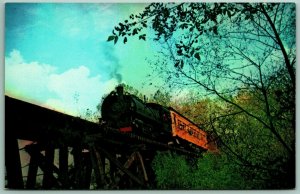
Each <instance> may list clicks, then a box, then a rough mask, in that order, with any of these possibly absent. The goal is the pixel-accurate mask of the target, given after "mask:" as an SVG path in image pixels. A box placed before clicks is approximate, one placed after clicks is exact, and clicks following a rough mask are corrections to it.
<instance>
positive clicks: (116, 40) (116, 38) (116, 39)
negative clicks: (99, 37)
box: [114, 36, 118, 44]
mask: <svg viewBox="0 0 300 194" xmlns="http://www.w3.org/2000/svg"><path fill="white" fill-rule="evenodd" d="M117 42H118V37H117V36H115V41H114V43H115V44H116V43H117Z"/></svg>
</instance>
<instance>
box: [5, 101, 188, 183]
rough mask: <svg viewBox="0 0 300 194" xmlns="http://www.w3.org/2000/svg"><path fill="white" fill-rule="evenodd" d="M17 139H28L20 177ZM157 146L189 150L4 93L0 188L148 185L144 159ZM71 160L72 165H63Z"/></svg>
mask: <svg viewBox="0 0 300 194" xmlns="http://www.w3.org/2000/svg"><path fill="white" fill-rule="evenodd" d="M19 139H21V140H29V141H32V142H33V143H32V144H29V145H27V146H25V148H24V149H25V151H26V152H27V153H28V154H29V155H30V162H29V167H28V172H27V178H26V179H24V178H23V176H24V175H22V168H21V160H20V151H19V149H20V148H19V147H18V140H19ZM128 145H130V146H128ZM158 148H159V149H160V150H162V149H163V150H167V149H173V150H175V151H179V152H184V153H188V154H189V152H188V151H185V150H180V149H178V148H172V147H170V146H169V145H167V144H163V143H159V142H154V141H152V140H149V139H145V138H142V137H139V136H136V135H134V134H126V135H124V134H120V133H117V132H114V129H105V128H102V127H100V125H99V124H96V123H93V122H89V121H86V120H83V119H80V118H78V117H73V116H70V115H66V114H63V113H60V112H56V111H54V110H50V109H46V108H43V107H40V106H37V105H34V104H30V103H27V102H24V101H21V100H18V99H14V98H11V97H8V96H5V170H6V171H5V173H6V177H5V178H6V185H5V187H6V188H8V189H90V188H91V183H92V182H95V185H96V186H95V189H147V188H151V185H152V181H153V179H154V178H153V172H152V171H151V170H150V169H151V168H150V162H149V161H152V159H153V157H154V154H155V151H156V150H158ZM55 150H58V164H55V163H54V157H55ZM70 150H71V154H70ZM190 154H192V153H190ZM56 157H57V156H56ZM71 159H72V160H73V162H74V166H73V167H70V166H69V160H71ZM38 168H40V169H41V170H42V172H43V178H42V183H41V187H38V186H37V175H38ZM92 178H94V180H92Z"/></svg>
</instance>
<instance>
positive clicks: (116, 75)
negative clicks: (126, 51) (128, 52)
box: [103, 44, 122, 84]
mask: <svg viewBox="0 0 300 194" xmlns="http://www.w3.org/2000/svg"><path fill="white" fill-rule="evenodd" d="M114 51H115V48H114V47H113V46H112V45H111V44H105V48H103V54H104V57H105V58H106V60H105V61H107V65H106V67H107V70H108V71H109V72H110V73H109V76H110V77H109V79H116V80H117V82H118V83H119V84H120V83H121V82H122V75H121V73H120V69H121V68H122V66H121V65H120V62H119V61H120V60H119V58H117V57H116V55H115V53H114Z"/></svg>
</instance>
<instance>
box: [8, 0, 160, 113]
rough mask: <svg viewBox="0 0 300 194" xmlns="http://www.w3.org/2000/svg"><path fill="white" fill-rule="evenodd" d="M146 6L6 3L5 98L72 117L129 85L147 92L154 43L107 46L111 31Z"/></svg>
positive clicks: (130, 42) (133, 42) (150, 90)
mask: <svg viewBox="0 0 300 194" xmlns="http://www.w3.org/2000/svg"><path fill="white" fill-rule="evenodd" d="M145 6H146V4H105V3H100V4H84V3H80V4H60V3H7V4H6V5H5V94H6V95H9V96H12V97H15V98H18V99H22V100H25V101H29V102H31V103H35V104H38V105H41V106H45V107H48V108H52V109H56V110H58V111H61V112H65V113H67V114H72V115H79V114H83V113H84V112H85V110H86V109H90V110H92V111H95V110H96V109H95V107H96V105H97V104H98V103H99V102H100V100H101V97H102V96H103V95H104V94H107V93H108V92H110V91H111V90H112V89H113V88H114V87H115V86H116V85H117V84H118V83H120V82H121V83H126V84H129V85H131V86H133V87H135V88H137V89H139V90H140V91H141V92H143V93H146V94H147V93H148V94H151V93H153V92H154V91H155V88H154V86H149V85H146V86H145V80H146V79H147V78H146V76H147V74H149V73H151V69H150V67H149V65H148V64H147V61H146V58H148V59H150V58H151V57H152V56H153V55H154V54H155V52H156V50H157V47H156V46H155V44H154V42H152V41H151V40H147V41H139V40H136V39H132V40H130V39H129V41H128V43H126V45H124V44H123V43H120V44H117V45H113V44H112V42H107V41H106V40H107V38H108V36H109V35H110V34H111V32H112V29H113V28H114V26H115V25H116V24H118V23H119V22H123V21H124V20H125V19H127V18H128V16H129V15H130V14H132V13H138V12H141V11H142V10H143V8H144V7H145Z"/></svg>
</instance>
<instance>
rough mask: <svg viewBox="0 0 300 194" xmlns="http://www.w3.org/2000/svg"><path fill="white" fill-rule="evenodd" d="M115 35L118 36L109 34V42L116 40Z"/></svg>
mask: <svg viewBox="0 0 300 194" xmlns="http://www.w3.org/2000/svg"><path fill="white" fill-rule="evenodd" d="M115 37H116V36H109V37H108V39H107V42H109V41H112V40H114V39H115Z"/></svg>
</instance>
